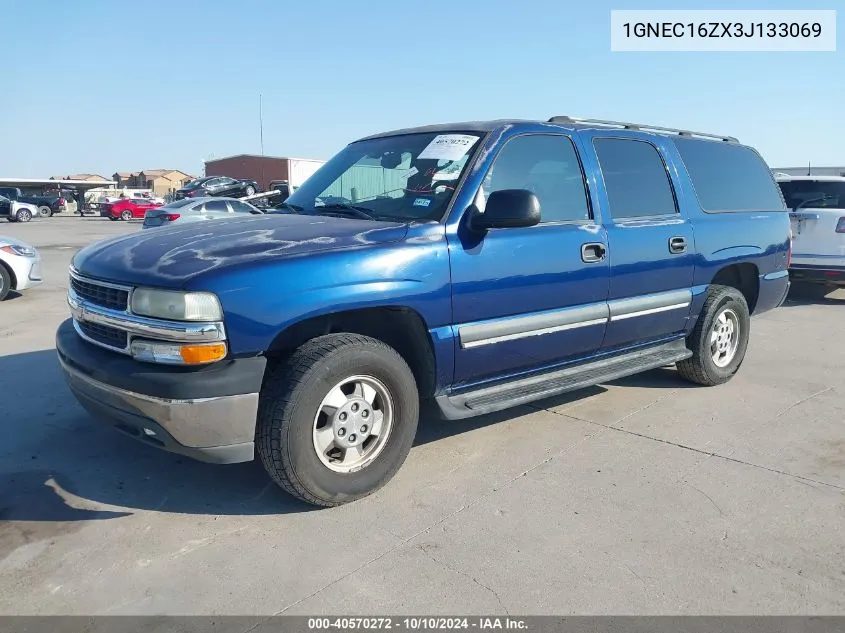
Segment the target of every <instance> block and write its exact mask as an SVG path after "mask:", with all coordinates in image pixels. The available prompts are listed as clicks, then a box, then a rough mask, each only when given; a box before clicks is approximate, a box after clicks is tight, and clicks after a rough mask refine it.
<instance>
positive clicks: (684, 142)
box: [675, 138, 783, 212]
mask: <svg viewBox="0 0 845 633" xmlns="http://www.w3.org/2000/svg"><path fill="white" fill-rule="evenodd" d="M675 145H676V146H677V147H678V151H679V152H680V153H681V158H682V159H683V161H684V164H685V165H686V167H687V171H688V172H689V175H690V179H691V180H692V185H693V187H694V188H695V193H696V195H697V196H698V202H699V203H700V204H701V208H702V209H704V210H705V211H711V212H715V211H761V210H767V209H768V210H771V209H783V201H782V200H781V197H780V194H779V193H778V190H777V186H776V185H775V182H774V179H773V178H772V173H771V171H770V170H769V168H768V166H767V165H766V163H765V162H764V161H763V159H762V158H760V156H759V154H757V152H755V151H754V150H752V149H751V148H749V147H745V146H743V145H737V144H736V143H725V142H724V141H701V140H695V139H689V138H678V139H675Z"/></svg>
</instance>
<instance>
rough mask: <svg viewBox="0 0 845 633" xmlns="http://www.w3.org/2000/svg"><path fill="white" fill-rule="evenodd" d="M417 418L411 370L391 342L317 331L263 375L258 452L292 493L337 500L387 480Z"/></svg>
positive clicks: (313, 500)
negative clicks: (316, 335) (388, 343)
mask: <svg viewBox="0 0 845 633" xmlns="http://www.w3.org/2000/svg"><path fill="white" fill-rule="evenodd" d="M418 418H419V393H418V391H417V385H416V381H415V379H414V374H413V372H411V369H410V368H409V367H408V364H407V363H406V362H405V360H404V359H403V358H402V357H401V356H400V355H399V354H398V353H397V352H396V351H395V350H394V349H393V348H391V347H389V346H388V345H386V344H384V343H382V342H381V341H379V340H376V339H373V338H370V337H367V336H361V335H358V334H329V335H326V336H320V337H318V338H315V339H312V340H310V341H308V342H307V343H305V344H304V345H302V346H301V347H300V348H299V349H297V350H296V351H295V352H294V353H293V354H292V355H291V356H290V358H289V359H287V361H286V362H283V363H281V364H280V365H279V366H277V367H276V368H275V369H273V370H271V373H270V374H269V376H268V378H267V380H266V381H265V385H264V387H263V389H262V392H261V400H260V403H259V407H258V425H257V433H256V435H257V437H256V443H257V446H258V454H259V456H260V458H261V462H262V464H263V465H264V468H265V470H267V472H268V473H269V474H270V476H271V477H272V478H273V480H274V481H275V482H276V483H277V484H279V486H281V487H282V488H283V489H284V490H285V491H287V492H288V493H290V494H291V495H293V496H294V497H297V498H299V499H301V500H303V501H305V502H307V503H310V504H313V505H317V506H324V507H328V506H335V505H340V504H343V503H348V502H350V501H355V500H356V499H361V498H362V497H366V496H367V495H370V494H372V493H373V492H375V491H376V490H378V489H379V488H381V487H382V486H384V485H385V484H386V483H387V482H388V481H390V479H391V478H392V477H393V476H394V475H395V474H396V472H397V471H398V470H399V468H400V467H401V466H402V464H403V463H404V462H405V459H406V458H407V456H408V453H409V452H410V450H411V446H412V445H413V442H414V436H415V435H416V431H417V423H418Z"/></svg>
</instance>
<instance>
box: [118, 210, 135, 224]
mask: <svg viewBox="0 0 845 633" xmlns="http://www.w3.org/2000/svg"><path fill="white" fill-rule="evenodd" d="M120 219H121V220H123V221H124V222H128V221H129V220H131V219H132V212H131V211H129V210H128V209H127V210H126V211H122V212H121V214H120Z"/></svg>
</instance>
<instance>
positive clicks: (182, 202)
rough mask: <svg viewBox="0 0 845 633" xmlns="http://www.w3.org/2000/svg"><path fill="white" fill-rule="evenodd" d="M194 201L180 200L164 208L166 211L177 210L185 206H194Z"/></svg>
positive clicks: (191, 199)
mask: <svg viewBox="0 0 845 633" xmlns="http://www.w3.org/2000/svg"><path fill="white" fill-rule="evenodd" d="M195 203H196V200H194V199H193V198H183V199H182V200H176V201H175V202H171V203H170V204H168V205H166V207H165V208H167V209H178V208H179V207H184V206H185V205H187V204H195Z"/></svg>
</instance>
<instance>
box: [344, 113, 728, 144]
mask: <svg viewBox="0 0 845 633" xmlns="http://www.w3.org/2000/svg"><path fill="white" fill-rule="evenodd" d="M538 123H540V124H544V125H554V126H555V127H560V128H564V129H569V130H573V129H588V128H595V127H611V128H616V129H620V128H621V130H631V131H641V132H656V133H660V134H672V135H676V136H685V137H703V138H708V139H711V140H719V141H725V142H731V143H738V142H739V141H738V140H737V139H736V138H734V137H733V136H725V135H721V134H712V133H709V132H693V131H691V130H681V129H676V128H669V127H662V126H656V125H648V124H644V123H626V122H623V121H606V120H602V119H585V118H580V117H569V116H553V117H551V118H550V119H548V120H546V121H540V120H530V119H492V120H489V121H462V122H456V123H440V124H435V125H422V126H418V127H410V128H403V129H398V130H391V131H388V132H380V133H378V134H372V135H370V136H366V137H364V138H361V139H358V140H359V141H366V140H370V139H376V138H384V137H387V136H397V135H400V134H425V133H429V134H431V133H438V132H440V133H447V132H454V131H456V130H461V131H464V132H477V133H481V134H485V133H487V132H492V131H494V130H497V129H500V128H502V127H505V126H513V125H525V124H535V125H536V124H538Z"/></svg>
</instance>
